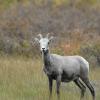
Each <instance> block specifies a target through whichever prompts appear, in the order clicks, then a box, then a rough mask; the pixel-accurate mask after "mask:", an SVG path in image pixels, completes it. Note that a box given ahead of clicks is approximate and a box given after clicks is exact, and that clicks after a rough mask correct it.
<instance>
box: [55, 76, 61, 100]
mask: <svg viewBox="0 0 100 100" xmlns="http://www.w3.org/2000/svg"><path fill="white" fill-rule="evenodd" d="M60 84H61V75H58V76H57V79H56V86H57V87H56V92H57V98H58V100H60Z"/></svg>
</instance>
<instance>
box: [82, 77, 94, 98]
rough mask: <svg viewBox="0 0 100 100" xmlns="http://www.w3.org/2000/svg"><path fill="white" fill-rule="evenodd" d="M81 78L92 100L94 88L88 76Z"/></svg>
mask: <svg viewBox="0 0 100 100" xmlns="http://www.w3.org/2000/svg"><path fill="white" fill-rule="evenodd" d="M82 80H83V82H84V83H85V84H86V85H87V87H88V88H89V90H90V92H91V94H92V97H93V100H95V90H94V88H93V86H92V85H91V83H90V81H89V79H88V78H83V79H82Z"/></svg>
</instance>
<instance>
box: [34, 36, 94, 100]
mask: <svg viewBox="0 0 100 100" xmlns="http://www.w3.org/2000/svg"><path fill="white" fill-rule="evenodd" d="M38 36H39V37H40V39H39V38H35V40H36V41H38V43H39V44H40V50H41V52H42V57H43V61H44V72H45V73H46V75H47V76H48V80H49V91H50V98H51V95H52V85H53V80H56V86H57V87H56V92H57V97H58V99H59V96H60V92H59V89H60V84H61V82H70V81H73V82H74V83H75V84H76V85H77V86H78V87H79V88H80V90H81V98H83V97H84V93H85V90H86V86H87V87H88V88H89V90H90V92H91V94H92V97H93V100H95V91H94V88H93V86H92V85H91V83H90V81H89V78H88V73H89V63H88V62H87V61H86V60H85V59H84V58H83V57H81V56H60V55H57V54H50V52H49V43H50V41H51V40H52V39H53V37H50V38H49V35H48V34H47V36H46V37H43V36H42V35H41V34H39V35H38ZM81 81H83V82H84V83H85V85H84V84H83V83H82V82H81Z"/></svg>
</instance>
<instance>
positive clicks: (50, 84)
mask: <svg viewBox="0 0 100 100" xmlns="http://www.w3.org/2000/svg"><path fill="white" fill-rule="evenodd" d="M48 80H49V92H50V94H49V100H51V96H52V85H53V79H52V78H51V77H50V76H48Z"/></svg>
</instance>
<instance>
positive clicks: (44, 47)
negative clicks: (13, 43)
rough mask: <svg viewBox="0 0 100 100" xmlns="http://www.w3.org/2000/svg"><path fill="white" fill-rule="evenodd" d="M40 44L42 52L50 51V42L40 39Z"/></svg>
mask: <svg viewBox="0 0 100 100" xmlns="http://www.w3.org/2000/svg"><path fill="white" fill-rule="evenodd" d="M39 43H40V50H41V51H47V50H48V49H49V40H48V39H47V38H42V39H40V41H39Z"/></svg>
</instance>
